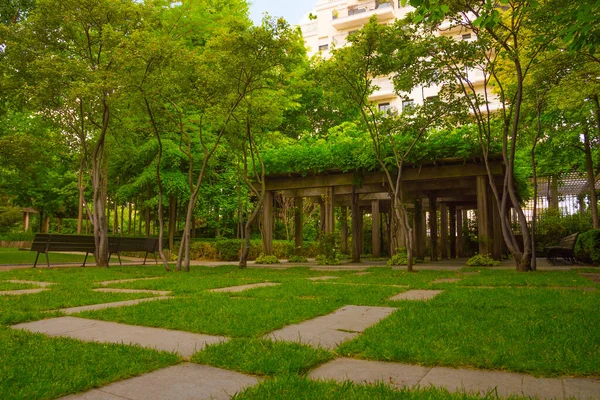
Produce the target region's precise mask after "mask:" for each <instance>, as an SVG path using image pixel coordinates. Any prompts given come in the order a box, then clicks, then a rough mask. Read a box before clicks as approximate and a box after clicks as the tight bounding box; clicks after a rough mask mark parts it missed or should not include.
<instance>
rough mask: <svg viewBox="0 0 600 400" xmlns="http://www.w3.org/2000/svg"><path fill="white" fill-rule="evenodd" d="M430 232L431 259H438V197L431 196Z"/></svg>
mask: <svg viewBox="0 0 600 400" xmlns="http://www.w3.org/2000/svg"><path fill="white" fill-rule="evenodd" d="M429 233H430V235H431V261H437V260H438V256H437V253H438V252H437V250H438V225H437V199H436V198H435V197H434V196H431V197H429Z"/></svg>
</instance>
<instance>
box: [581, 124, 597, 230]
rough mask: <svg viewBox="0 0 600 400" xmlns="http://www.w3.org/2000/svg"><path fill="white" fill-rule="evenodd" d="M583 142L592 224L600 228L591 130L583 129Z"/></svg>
mask: <svg viewBox="0 0 600 400" xmlns="http://www.w3.org/2000/svg"><path fill="white" fill-rule="evenodd" d="M583 144H584V146H585V147H584V149H585V169H586V172H587V180H588V187H589V191H590V212H591V213H592V225H593V227H594V229H598V228H600V222H599V220H598V196H597V194H596V177H595V175H594V162H593V159H592V148H591V145H590V137H589V131H588V129H587V128H586V129H585V130H584V131H583Z"/></svg>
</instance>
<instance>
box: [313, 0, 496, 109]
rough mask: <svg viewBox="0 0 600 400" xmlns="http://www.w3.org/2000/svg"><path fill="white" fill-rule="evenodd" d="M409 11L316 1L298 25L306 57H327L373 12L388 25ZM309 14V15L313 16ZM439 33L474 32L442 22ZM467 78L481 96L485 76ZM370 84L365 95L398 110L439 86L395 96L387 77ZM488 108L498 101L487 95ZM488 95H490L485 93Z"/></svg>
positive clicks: (389, 3)
mask: <svg viewBox="0 0 600 400" xmlns="http://www.w3.org/2000/svg"><path fill="white" fill-rule="evenodd" d="M411 10H412V8H411V7H410V6H402V1H401V0H367V1H361V0H318V2H317V4H316V5H315V7H314V9H313V11H312V15H313V16H314V17H316V19H313V20H311V21H309V22H308V23H306V24H303V25H301V29H302V34H303V36H304V43H305V45H306V47H307V51H308V54H309V56H313V55H315V54H317V53H320V54H321V56H322V57H324V58H327V57H329V56H330V54H331V50H332V49H333V48H340V47H343V46H345V45H346V44H347V38H348V35H349V34H352V33H354V32H356V31H358V30H360V29H361V28H362V27H363V26H364V25H365V24H366V23H368V22H369V20H370V19H371V17H372V16H374V15H376V16H377V19H378V21H379V22H380V23H382V24H389V23H392V22H394V21H395V20H396V19H402V18H404V17H405V16H406V14H407V13H409V12H410V11H411ZM314 17H313V18H314ZM437 33H438V34H439V35H444V36H449V37H452V38H454V39H455V40H473V39H474V34H473V32H471V31H470V30H466V29H465V28H464V27H462V26H452V25H450V23H447V22H445V23H442V24H441V25H440V26H439V28H438V32H437ZM467 73H468V79H469V81H470V82H471V83H472V84H473V86H474V87H475V89H476V91H478V93H479V94H481V95H482V96H483V93H484V79H485V75H484V73H483V71H482V70H478V69H473V70H468V71H467ZM373 85H374V86H376V87H377V89H376V90H375V91H374V92H373V94H372V95H371V96H370V97H369V99H370V100H371V101H373V102H376V103H377V105H378V108H379V110H380V111H387V110H390V109H392V110H397V111H399V112H401V111H403V110H405V109H406V108H407V107H411V106H412V105H413V104H423V103H424V102H425V101H426V100H427V99H429V98H433V97H435V96H437V94H438V92H439V87H438V86H436V85H432V86H428V87H418V88H415V89H414V90H413V91H412V92H411V93H402V94H401V96H398V95H397V94H396V93H395V91H394V85H393V84H392V82H391V80H390V79H389V77H374V78H373ZM491 97H492V98H493V100H491V101H490V104H489V106H490V109H491V110H496V109H498V108H499V107H500V103H499V102H498V101H497V99H495V98H494V97H493V96H491ZM488 98H490V96H488Z"/></svg>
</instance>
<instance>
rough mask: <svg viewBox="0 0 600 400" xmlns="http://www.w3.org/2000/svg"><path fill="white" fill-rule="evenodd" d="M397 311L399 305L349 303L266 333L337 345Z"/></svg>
mask: <svg viewBox="0 0 600 400" xmlns="http://www.w3.org/2000/svg"><path fill="white" fill-rule="evenodd" d="M394 311H396V309H395V308H392V307H364V306H345V307H342V308H340V309H339V310H337V311H335V312H333V313H332V314H328V315H324V316H322V317H317V318H314V319H311V320H308V321H304V322H301V323H299V324H297V325H289V326H286V327H285V328H282V329H279V330H277V331H274V332H271V333H269V334H267V335H266V336H265V337H267V338H270V339H273V340H284V341H289V342H299V343H304V344H308V345H310V346H313V347H316V348H318V347H324V348H326V349H333V348H335V347H337V346H338V345H339V344H340V343H342V342H345V341H346V340H350V339H353V338H355V337H356V336H358V335H359V334H360V333H361V332H362V331H364V330H365V329H367V328H368V327H370V326H371V325H375V324H376V323H377V322H379V321H380V320H382V319H384V318H385V317H387V316H388V315H390V314H391V313H393V312H394Z"/></svg>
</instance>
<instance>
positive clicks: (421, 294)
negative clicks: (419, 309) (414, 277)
mask: <svg viewBox="0 0 600 400" xmlns="http://www.w3.org/2000/svg"><path fill="white" fill-rule="evenodd" d="M442 292H443V290H409V291H407V292H404V293H400V294H397V295H395V296H392V297H390V298H389V299H388V300H390V301H397V300H413V301H427V300H430V299H433V298H434V297H435V296H437V295H438V294H440V293H442Z"/></svg>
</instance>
